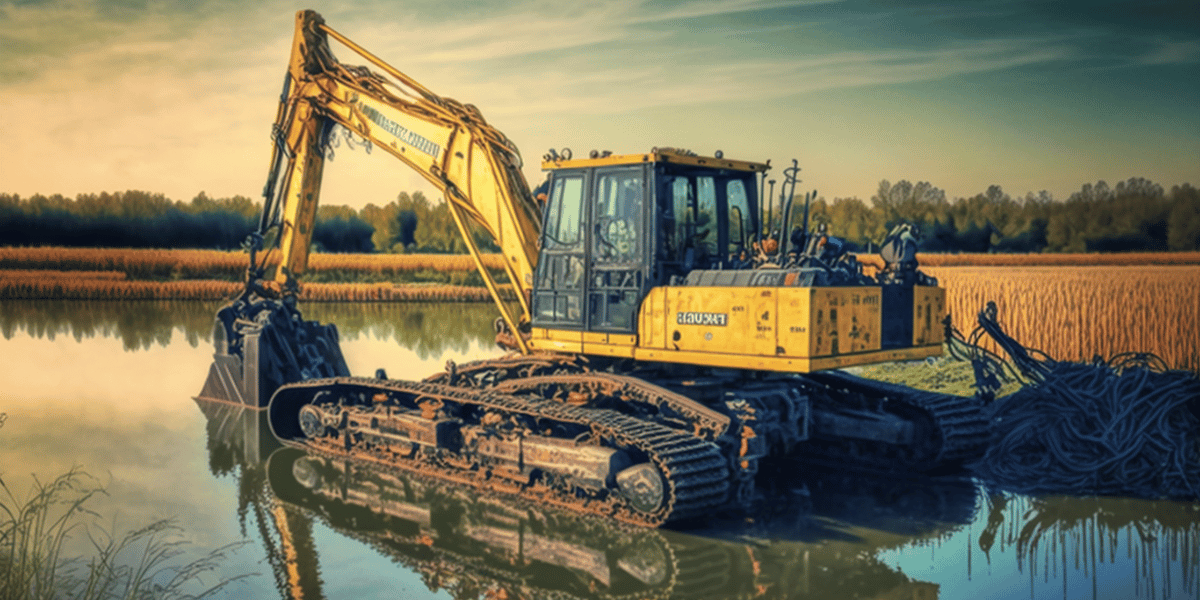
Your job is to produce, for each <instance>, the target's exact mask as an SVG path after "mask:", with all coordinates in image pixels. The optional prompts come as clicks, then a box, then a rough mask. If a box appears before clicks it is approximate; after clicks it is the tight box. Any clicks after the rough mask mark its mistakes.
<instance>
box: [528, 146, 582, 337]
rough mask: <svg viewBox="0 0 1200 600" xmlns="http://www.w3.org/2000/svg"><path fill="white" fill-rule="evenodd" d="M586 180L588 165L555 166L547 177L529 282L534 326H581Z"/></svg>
mask: <svg viewBox="0 0 1200 600" xmlns="http://www.w3.org/2000/svg"><path fill="white" fill-rule="evenodd" d="M590 181H591V180H590V177H589V171H587V170H578V171H560V172H558V173H555V174H554V175H553V177H552V179H551V184H550V197H549V199H548V200H547V202H546V208H545V215H544V217H543V220H542V222H543V223H544V226H543V227H542V248H541V252H540V255H539V257H538V265H537V276H536V280H535V282H534V294H533V307H532V310H533V318H532V321H533V325H535V326H538V327H546V328H549V329H576V330H582V329H583V326H584V315H585V314H586V313H585V307H584V300H585V295H584V291H583V290H584V286H585V284H586V282H587V274H586V272H585V271H586V267H587V249H588V235H587V229H586V226H587V225H586V219H587V218H588V217H590V215H589V214H588V213H589V211H586V210H585V209H584V207H585V196H586V194H587V192H588V188H589V184H590Z"/></svg>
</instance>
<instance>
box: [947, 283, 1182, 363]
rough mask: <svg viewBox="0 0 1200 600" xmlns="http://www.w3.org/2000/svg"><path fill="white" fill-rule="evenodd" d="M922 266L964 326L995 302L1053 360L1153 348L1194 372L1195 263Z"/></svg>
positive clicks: (1017, 331)
mask: <svg viewBox="0 0 1200 600" xmlns="http://www.w3.org/2000/svg"><path fill="white" fill-rule="evenodd" d="M923 270H925V271H926V272H928V273H929V274H930V275H933V276H934V277H937V278H938V282H939V284H940V285H941V286H943V287H945V288H946V303H947V306H946V309H947V311H948V312H949V313H950V315H951V317H952V319H953V322H954V325H955V327H957V328H958V329H959V330H960V331H962V332H963V333H969V332H970V331H971V330H972V329H974V328H975V324H976V318H977V315H978V314H979V311H981V310H983V307H984V305H986V304H987V302H988V301H994V302H995V303H996V306H997V308H998V309H999V317H1000V322H1001V324H1002V325H1003V326H1004V328H1005V330H1006V331H1007V332H1008V334H1009V335H1011V336H1013V337H1014V338H1015V339H1017V341H1019V342H1021V343H1022V344H1024V345H1025V346H1028V347H1033V348H1038V349H1040V350H1042V351H1044V352H1046V353H1047V354H1049V355H1050V356H1052V357H1054V358H1055V359H1057V360H1070V361H1090V360H1091V359H1092V358H1093V357H1094V356H1096V355H1099V356H1101V357H1104V358H1108V357H1111V356H1113V355H1115V354H1120V353H1124V352H1153V353H1154V354H1157V355H1158V356H1160V357H1162V358H1163V359H1164V360H1165V361H1166V362H1167V364H1168V366H1170V367H1172V368H1176V369H1186V370H1190V371H1194V372H1200V342H1198V341H1197V340H1200V292H1198V290H1200V266H1178V267H1167V266H1104V267H1099V266H1079V267H1073V268H1064V267H929V268H923ZM991 349H992V350H997V348H995V347H992V348H991Z"/></svg>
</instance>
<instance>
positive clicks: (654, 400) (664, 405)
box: [494, 371, 730, 440]
mask: <svg viewBox="0 0 1200 600" xmlns="http://www.w3.org/2000/svg"><path fill="white" fill-rule="evenodd" d="M547 386H561V387H566V388H585V389H593V390H597V391H601V392H602V393H604V394H607V395H611V396H620V397H621V398H622V399H623V400H626V401H634V402H640V403H644V404H647V405H651V406H654V407H655V408H658V409H660V410H661V409H667V410H668V411H670V412H672V413H675V414H677V415H679V416H680V417H682V418H683V419H685V420H687V422H688V429H690V430H692V431H694V432H695V433H696V434H697V435H700V436H701V437H703V438H704V439H706V440H714V439H716V438H718V437H720V436H721V435H724V434H725V433H726V432H727V431H728V430H729V425H730V419H729V416H727V415H724V414H721V413H719V412H717V411H715V410H713V409H711V408H709V407H707V406H704V405H703V404H700V403H699V402H696V401H695V400H692V399H691V398H688V397H687V396H684V395H682V394H679V393H676V392H672V391H671V390H668V389H666V388H664V387H661V386H658V385H655V384H653V383H650V382H647V381H646V380H644V379H639V378H637V377H630V376H627V375H616V374H613V373H601V372H596V371H590V372H586V373H580V374H577V375H571V374H568V375H542V376H533V377H525V378H522V379H513V380H508V381H504V382H502V383H499V384H497V385H496V386H495V388H494V389H495V390H496V391H497V392H500V393H505V394H514V393H524V392H529V391H533V390H535V389H537V390H541V389H544V388H545V387H547Z"/></svg>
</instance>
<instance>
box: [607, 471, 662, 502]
mask: <svg viewBox="0 0 1200 600" xmlns="http://www.w3.org/2000/svg"><path fill="white" fill-rule="evenodd" d="M617 488H618V489H619V490H621V495H622V496H624V497H625V499H626V500H629V504H630V506H633V507H634V508H635V509H637V510H640V511H642V512H647V513H649V512H654V511H656V510H658V508H659V507H660V506H662V503H663V498H665V497H666V493H665V490H666V486H665V485H664V484H663V478H662V475H661V474H659V472H658V469H656V468H654V465H652V464H650V463H641V464H638V465H634V466H632V467H629V468H628V469H625V470H623V471H621V472H620V473H617Z"/></svg>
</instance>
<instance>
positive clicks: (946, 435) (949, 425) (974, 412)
mask: <svg viewBox="0 0 1200 600" xmlns="http://www.w3.org/2000/svg"><path fill="white" fill-rule="evenodd" d="M806 377H807V378H808V379H810V380H812V381H815V382H818V383H820V384H822V385H825V386H827V387H829V388H831V389H832V390H834V391H835V392H836V391H837V390H848V391H851V392H855V393H862V394H865V395H868V396H875V397H880V396H885V397H887V398H888V399H889V401H890V402H892V403H897V402H899V403H901V404H903V405H906V406H909V407H912V408H915V409H917V410H919V411H920V412H921V413H923V414H924V415H925V417H926V418H927V419H928V422H929V423H930V424H931V425H932V427H933V428H934V431H933V434H934V437H935V438H936V445H935V446H934V447H933V448H931V449H930V451H929V452H926V453H924V454H922V455H920V456H916V457H914V459H915V463H914V464H910V465H906V466H907V467H908V468H912V469H916V470H928V469H934V468H938V467H943V466H960V465H963V464H965V463H968V462H970V461H972V460H975V459H977V458H979V457H981V456H983V453H984V451H985V450H986V449H987V443H988V435H989V428H988V425H989V424H988V420H987V417H986V416H985V415H984V413H983V410H982V405H981V403H980V401H979V400H978V399H976V398H974V397H963V396H953V395H950V394H941V393H937V392H928V391H923V390H917V389H914V388H910V387H905V386H902V385H895V384H891V383H886V382H881V381H874V380H870V379H864V378H861V377H856V376H854V375H850V374H848V373H843V372H840V371H822V372H819V373H810V374H808V375H806Z"/></svg>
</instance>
